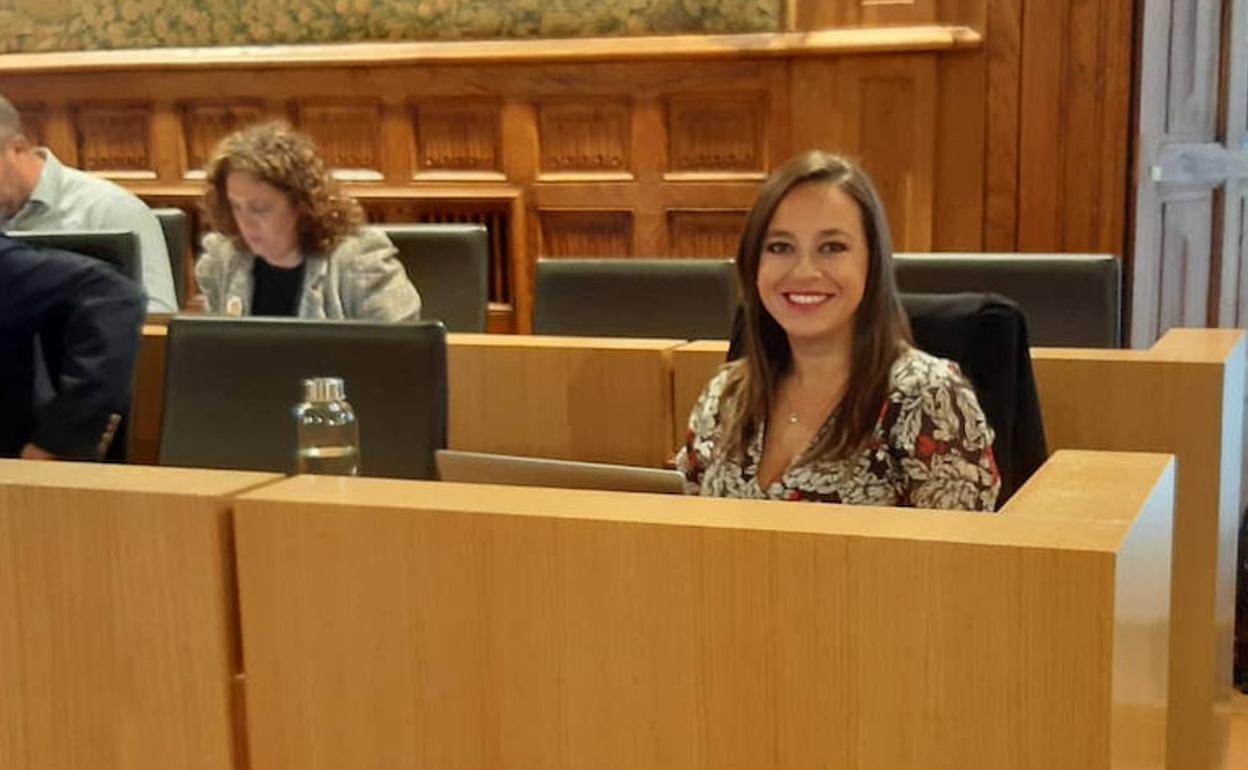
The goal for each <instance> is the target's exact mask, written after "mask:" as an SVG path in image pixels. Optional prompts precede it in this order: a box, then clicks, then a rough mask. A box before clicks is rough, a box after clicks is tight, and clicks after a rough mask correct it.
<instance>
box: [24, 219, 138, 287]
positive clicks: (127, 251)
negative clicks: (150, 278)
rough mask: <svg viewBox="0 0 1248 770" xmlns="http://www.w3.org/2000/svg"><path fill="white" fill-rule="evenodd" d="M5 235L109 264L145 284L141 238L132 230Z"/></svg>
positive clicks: (35, 232)
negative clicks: (140, 246) (140, 247)
mask: <svg viewBox="0 0 1248 770" xmlns="http://www.w3.org/2000/svg"><path fill="white" fill-rule="evenodd" d="M5 235H7V236H8V237H10V238H12V239H13V240H15V241H21V242H23V243H28V244H30V245H31V246H36V247H39V248H45V249H60V250H61V251H72V252H73V253H75V254H81V255H83V256H84V257H92V258H93V259H98V260H100V261H102V262H107V263H108V264H110V265H112V266H113V267H115V268H117V271H118V272H119V273H121V274H122V275H124V276H126V277H127V278H129V279H130V280H132V281H134V282H136V283H138V284H142V283H143V268H142V262H140V261H139V237H138V236H137V235H135V234H134V233H132V232H130V231H129V230H77V231H63V230H55V231H53V230H10V231H8V232H6V233H5Z"/></svg>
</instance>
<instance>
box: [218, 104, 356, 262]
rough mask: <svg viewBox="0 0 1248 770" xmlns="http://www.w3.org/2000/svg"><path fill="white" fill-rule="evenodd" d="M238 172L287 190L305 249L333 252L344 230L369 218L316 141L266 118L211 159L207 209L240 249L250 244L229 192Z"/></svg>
mask: <svg viewBox="0 0 1248 770" xmlns="http://www.w3.org/2000/svg"><path fill="white" fill-rule="evenodd" d="M235 171H243V172H246V173H248V174H251V175H253V176H255V177H256V178H257V179H260V180H262V181H264V182H268V183H269V184H271V185H273V186H274V187H276V188H277V189H279V190H281V191H282V192H283V193H285V194H286V197H287V198H289V199H290V203H291V205H292V206H294V207H295V209H296V210H297V211H298V213H299V224H298V228H299V232H298V235H299V249H300V250H301V251H303V252H305V253H314V252H329V251H332V250H333V248H334V247H335V246H336V245H337V244H338V241H339V240H341V239H342V237H343V236H344V235H346V234H348V233H350V232H352V231H353V230H355V229H356V228H358V227H359V226H360V225H361V224H363V223H364V212H363V210H362V209H361V208H360V204H359V203H357V202H356V201H355V199H354V198H352V197H351V196H349V195H346V194H344V193H342V192H340V191H339V189H338V185H337V184H336V183H335V182H334V180H333V178H331V177H330V175H329V172H328V171H327V170H326V169H325V161H323V160H321V156H320V154H319V153H318V152H317V151H316V145H314V144H313V143H312V140H311V139H309V138H308V137H306V136H304V135H303V134H300V133H298V132H296V131H294V130H292V129H291V128H290V127H289V126H287V125H286V124H284V123H280V122H278V123H264V124H261V125H255V126H251V127H249V128H245V129H243V130H241V131H235V132H234V133H232V134H230V135H229V136H227V137H225V138H224V139H222V140H221V143H220V144H218V145H217V149H216V151H215V152H214V153H213V156H212V159H211V160H210V161H208V169H207V179H208V191H207V192H206V193H205V194H204V200H203V204H202V206H203V211H204V214H205V215H206V216H207V217H208V224H209V226H210V227H211V228H212V229H213V230H216V231H217V232H220V233H224V234H225V235H227V236H229V237H230V239H231V240H233V241H234V244H235V245H236V246H238V247H239V248H246V244H245V243H243V239H242V236H241V234H240V233H239V231H238V223H237V222H236V221H234V214H233V212H232V211H231V210H230V200H229V197H228V196H227V195H226V180H227V179H228V178H229V176H230V174H231V173H233V172H235Z"/></svg>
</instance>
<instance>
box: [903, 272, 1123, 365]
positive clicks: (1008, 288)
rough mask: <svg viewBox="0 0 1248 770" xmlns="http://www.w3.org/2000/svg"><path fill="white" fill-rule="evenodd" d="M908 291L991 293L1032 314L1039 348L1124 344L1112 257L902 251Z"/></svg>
mask: <svg viewBox="0 0 1248 770" xmlns="http://www.w3.org/2000/svg"><path fill="white" fill-rule="evenodd" d="M893 263H894V265H895V268H894V270H895V273H896V275H897V285H898V287H899V288H900V290H901V291H903V292H916V293H934V294H945V293H954V292H992V293H994V294H1000V295H1002V296H1004V297H1008V298H1009V299H1012V300H1014V302H1016V303H1018V305H1019V307H1021V308H1022V310H1023V313H1024V314H1025V315H1026V316H1027V327H1028V331H1029V332H1030V334H1031V342H1032V344H1033V345H1045V346H1051V347H1086V348H1117V347H1121V346H1122V265H1121V264H1120V263H1119V261H1118V259H1116V258H1115V257H1114V256H1113V255H1110V254H951V253H950V254H946V253H938V254H896V255H894V260H893Z"/></svg>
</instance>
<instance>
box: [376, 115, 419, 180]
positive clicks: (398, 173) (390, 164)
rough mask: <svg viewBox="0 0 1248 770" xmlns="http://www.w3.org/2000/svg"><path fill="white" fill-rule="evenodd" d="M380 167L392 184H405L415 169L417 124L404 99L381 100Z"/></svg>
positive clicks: (379, 125) (378, 142)
mask: <svg viewBox="0 0 1248 770" xmlns="http://www.w3.org/2000/svg"><path fill="white" fill-rule="evenodd" d="M377 129H378V131H377V134H378V136H377V150H378V163H377V168H378V170H379V171H380V172H381V175H382V177H384V178H385V181H386V182H387V183H388V184H391V185H406V184H410V183H411V181H412V176H413V174H414V172H415V170H416V157H415V152H416V140H415V130H416V129H415V126H414V125H413V124H412V113H411V107H410V105H408V104H407V103H406V102H405V100H403V99H402V98H385V99H383V100H382V103H381V107H380V114H379V116H378V125H377Z"/></svg>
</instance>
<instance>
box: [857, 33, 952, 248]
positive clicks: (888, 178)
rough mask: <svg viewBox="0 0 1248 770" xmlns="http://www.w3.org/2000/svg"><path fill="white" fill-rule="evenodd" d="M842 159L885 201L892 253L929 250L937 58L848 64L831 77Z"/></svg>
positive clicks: (877, 58)
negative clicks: (859, 167)
mask: <svg viewBox="0 0 1248 770" xmlns="http://www.w3.org/2000/svg"><path fill="white" fill-rule="evenodd" d="M838 75H839V83H838V99H837V104H838V106H839V111H838V117H839V120H840V122H841V125H842V126H843V129H842V131H841V134H842V136H843V137H844V139H843V141H844V145H845V146H844V152H846V153H847V154H849V155H850V156H851V157H855V158H857V159H858V160H860V161H861V162H862V164H863V165H864V166H865V167H866V169H867V171H868V172H869V173H870V174H871V176H872V178H873V179H874V181H875V184H876V186H877V187H878V188H879V191H880V196H881V197H882V198H883V200H884V205H885V208H886V209H887V211H888V216H889V219H890V220H891V225H892V229H893V247H894V248H895V249H897V250H898V251H930V250H931V246H932V195H933V183H934V175H935V154H936V137H937V134H938V123H937V111H936V99H937V82H938V78H937V65H936V59H935V57H932V56H927V55H923V54H919V55H912V56H871V57H866V56H864V57H854V58H850V59H846V60H845V61H843V62H841V65H840V68H839V70H838Z"/></svg>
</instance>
